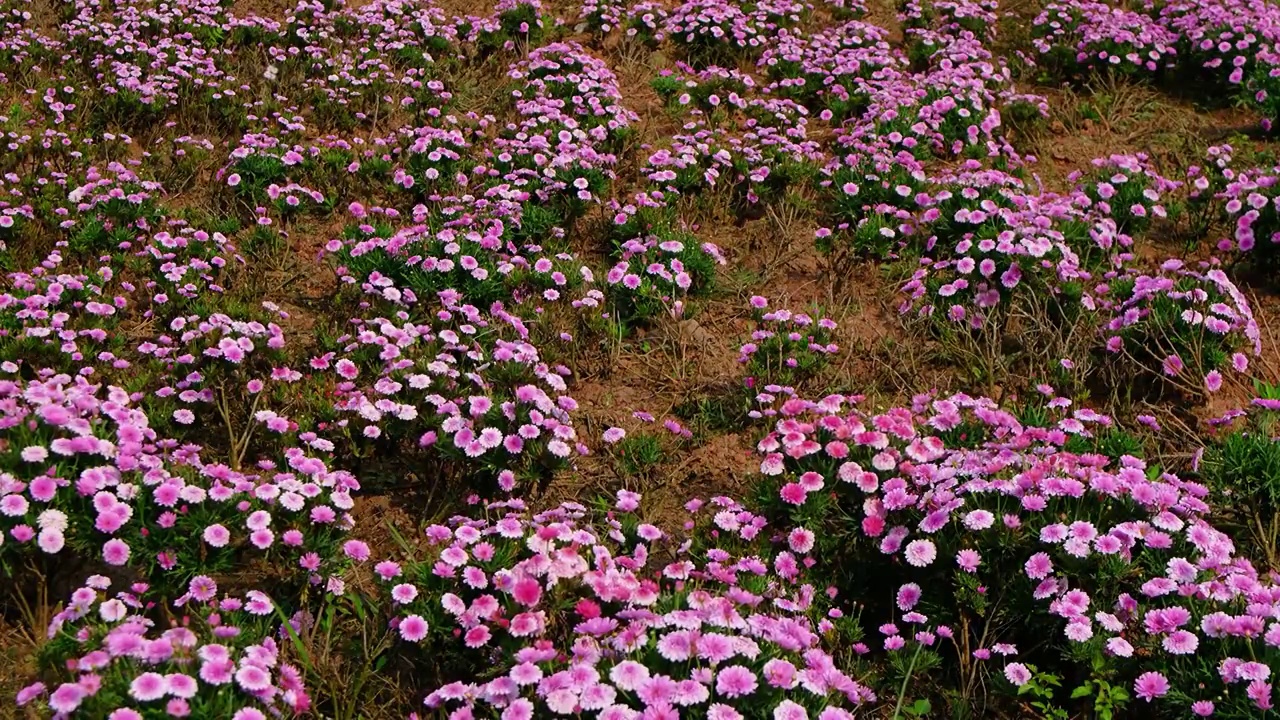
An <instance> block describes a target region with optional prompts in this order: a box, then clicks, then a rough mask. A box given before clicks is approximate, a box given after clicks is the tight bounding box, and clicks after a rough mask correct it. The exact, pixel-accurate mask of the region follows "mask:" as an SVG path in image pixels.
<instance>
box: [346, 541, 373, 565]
mask: <svg viewBox="0 0 1280 720" xmlns="http://www.w3.org/2000/svg"><path fill="white" fill-rule="evenodd" d="M342 553H343V554H344V555H346V556H347V557H349V558H351V559H352V560H355V561H356V562H364V561H365V560H368V559H369V546H368V545H367V544H365V543H364V542H362V541H360V540H348V541H346V542H345V543H343V544H342Z"/></svg>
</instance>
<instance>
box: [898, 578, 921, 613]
mask: <svg viewBox="0 0 1280 720" xmlns="http://www.w3.org/2000/svg"><path fill="white" fill-rule="evenodd" d="M920 595H921V590H920V586H919V585H917V584H915V583H907V584H906V585H903V586H902V587H900V588H898V609H899V610H901V611H902V612H907V611H909V610H911V608H913V607H915V606H916V604H917V603H919V602H920Z"/></svg>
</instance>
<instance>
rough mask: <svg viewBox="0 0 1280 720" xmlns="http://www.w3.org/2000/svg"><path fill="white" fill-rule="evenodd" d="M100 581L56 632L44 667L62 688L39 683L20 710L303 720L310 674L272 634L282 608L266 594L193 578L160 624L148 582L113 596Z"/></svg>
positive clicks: (117, 718)
mask: <svg viewBox="0 0 1280 720" xmlns="http://www.w3.org/2000/svg"><path fill="white" fill-rule="evenodd" d="M110 586H111V581H110V580H108V579H107V578H104V577H102V576H98V575H95V576H92V577H90V578H89V580H88V582H87V584H86V585H85V586H84V587H82V588H80V589H79V590H76V591H75V593H73V594H72V596H71V602H70V603H69V604H68V605H67V607H66V608H65V609H64V610H62V611H61V612H59V613H58V614H57V615H55V616H54V618H53V622H52V624H51V625H50V626H49V638H50V640H49V643H48V645H46V646H45V648H44V651H43V656H42V661H43V664H44V665H45V667H47V668H48V669H49V671H50V676H49V677H50V679H51V680H52V679H53V678H54V677H55V676H56V677H57V679H58V680H55V682H57V681H61V682H59V684H57V685H56V686H54V687H52V690H50V689H49V686H47V685H46V684H45V683H42V682H41V683H35V684H34V685H30V686H28V687H26V688H24V689H23V690H22V691H21V692H20V693H19V694H18V704H19V705H25V704H29V703H32V702H36V701H38V702H39V703H40V704H41V705H42V706H44V707H47V708H48V709H49V710H51V711H52V712H54V713H55V714H56V715H57V716H58V717H66V718H73V717H85V718H109V719H110V720H141V718H144V717H152V716H157V717H158V715H157V713H164V714H165V715H166V716H168V717H186V716H188V715H191V714H193V713H195V714H196V715H197V716H200V717H205V716H207V717H225V718H232V719H233V720H266V718H268V717H298V716H302V715H303V714H305V713H306V711H307V709H308V708H309V707H310V704H311V701H310V698H309V697H308V695H307V692H306V690H305V688H304V686H303V681H302V673H301V672H300V671H299V670H298V669H297V668H296V667H294V666H293V665H290V664H288V663H285V662H282V661H281V657H280V649H279V646H278V645H277V644H276V641H275V640H274V639H273V638H272V637H271V630H272V627H273V625H274V623H273V622H272V619H273V617H274V616H275V613H276V608H275V606H274V605H273V603H272V602H271V599H270V598H269V597H267V596H266V595H265V594H264V593H262V592H259V591H257V590H251V591H249V593H248V594H247V595H245V596H244V597H243V598H240V597H234V596H223V595H219V594H218V586H217V584H216V583H215V582H214V581H213V580H211V579H209V578H208V577H204V576H201V577H198V578H195V579H194V580H192V581H191V585H190V588H189V590H188V591H187V593H186V594H185V595H183V596H182V597H181V598H178V599H177V600H176V601H174V603H173V608H172V609H171V610H170V611H169V612H170V613H172V614H170V615H169V619H157V615H158V613H157V610H158V609H159V608H157V606H156V604H155V603H154V602H152V601H150V600H149V599H148V598H147V591H148V588H147V586H146V585H145V584H138V585H133V586H131V587H130V588H129V590H127V591H120V592H117V593H115V594H114V595H113V596H112V595H109V594H108V590H109V589H110Z"/></svg>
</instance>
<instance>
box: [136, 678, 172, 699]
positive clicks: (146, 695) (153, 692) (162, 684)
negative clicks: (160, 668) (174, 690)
mask: <svg viewBox="0 0 1280 720" xmlns="http://www.w3.org/2000/svg"><path fill="white" fill-rule="evenodd" d="M168 692H169V682H168V681H167V680H165V677H164V676H163V675H161V674H159V673H153V672H148V673H142V674H141V675H139V676H138V677H136V678H134V679H133V682H132V683H130V684H129V695H131V696H132V697H133V699H134V700H138V701H139V702H150V701H152V700H159V699H160V698H162V697H164V696H165V695H167V694H168Z"/></svg>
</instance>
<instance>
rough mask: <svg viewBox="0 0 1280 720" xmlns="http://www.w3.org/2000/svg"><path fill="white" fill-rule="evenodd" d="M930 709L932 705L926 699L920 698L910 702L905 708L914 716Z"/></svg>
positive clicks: (922, 714) (920, 715)
mask: <svg viewBox="0 0 1280 720" xmlns="http://www.w3.org/2000/svg"><path fill="white" fill-rule="evenodd" d="M932 709H933V705H931V704H930V703H929V701H928V700H927V699H925V698H920V699H919V700H917V701H915V702H914V703H912V704H911V707H909V708H907V712H908V713H910V714H911V715H914V716H916V717H922V716H924V715H925V714H926V713H928V712H929V711H930V710H932Z"/></svg>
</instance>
